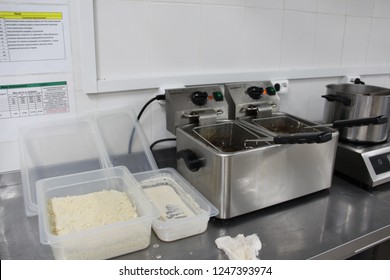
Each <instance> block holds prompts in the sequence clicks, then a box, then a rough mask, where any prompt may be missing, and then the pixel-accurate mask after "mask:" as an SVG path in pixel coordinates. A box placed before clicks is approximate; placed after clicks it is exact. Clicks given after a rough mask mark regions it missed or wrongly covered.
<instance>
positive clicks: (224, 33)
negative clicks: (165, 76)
mask: <svg viewBox="0 0 390 280" xmlns="http://www.w3.org/2000/svg"><path fill="white" fill-rule="evenodd" d="M244 19H245V9H244V8H242V7H232V6H209V5H205V6H202V14H201V17H200V23H201V31H200V32H201V36H200V42H199V43H200V47H199V48H200V71H201V72H203V73H218V72H231V71H234V70H236V69H241V67H242V60H241V57H242V52H243V47H244V46H243V44H242V42H243V41H244V38H245V37H244V32H243V30H244V23H245V21H244Z"/></svg>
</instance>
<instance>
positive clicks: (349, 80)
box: [340, 75, 360, 84]
mask: <svg viewBox="0 0 390 280" xmlns="http://www.w3.org/2000/svg"><path fill="white" fill-rule="evenodd" d="M356 79H360V76H358V75H356V76H353V75H351V76H344V77H342V78H341V80H340V83H341V84H353V83H354V82H355V80H356Z"/></svg>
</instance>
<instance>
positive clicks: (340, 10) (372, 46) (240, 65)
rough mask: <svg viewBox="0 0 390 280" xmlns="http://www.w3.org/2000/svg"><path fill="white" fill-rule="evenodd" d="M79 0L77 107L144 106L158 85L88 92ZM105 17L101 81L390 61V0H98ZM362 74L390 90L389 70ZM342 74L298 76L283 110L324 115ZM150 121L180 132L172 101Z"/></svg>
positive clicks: (9, 153) (156, 132) (11, 165)
mask: <svg viewBox="0 0 390 280" xmlns="http://www.w3.org/2000/svg"><path fill="white" fill-rule="evenodd" d="M71 2H75V1H70V16H71V20H70V24H71V31H72V34H71V36H72V56H73V65H74V67H75V68H74V77H75V81H74V82H75V92H76V108H77V112H78V113H80V114H82V113H85V112H86V111H91V110H95V109H100V108H106V107H113V106H123V105H131V106H133V107H134V109H135V111H137V112H138V111H139V110H140V109H141V107H142V106H143V104H145V102H146V101H148V100H149V99H150V98H152V97H154V96H155V95H156V94H157V93H158V91H157V89H150V90H136V91H131V92H120V93H109V94H96V95H86V93H85V91H84V90H83V81H82V71H81V63H80V56H81V55H80V48H81V46H80V34H78V32H79V31H78V30H79V24H82V22H78V19H77V18H73V15H74V14H75V13H77V12H75V9H77V7H76V6H72V3H71ZM113 15H115V16H113ZM95 24H96V25H95V28H96V34H95V35H96V42H97V53H96V58H97V62H98V72H97V74H98V78H99V79H113V78H117V77H130V78H135V77H138V76H141V77H145V76H150V77H154V76H162V75H171V76H174V75H196V74H197V73H219V72H232V71H233V72H239V71H242V72H246V71H267V70H272V71H275V70H276V71H277V70H289V69H291V70H293V69H319V68H337V67H365V66H390V35H389V30H390V0H246V1H240V0H171V1H164V0H150V1H148V0H144V1H142V0H139V1H134V0H120V1H119V0H111V1H107V0H95ZM351 74H353V75H356V74H360V73H351ZM362 79H363V80H364V81H365V82H366V83H367V84H375V85H378V86H385V87H390V77H389V75H379V76H363V77H362ZM339 80H340V77H329V78H321V79H300V80H290V85H289V93H288V94H286V95H283V96H281V102H282V103H281V104H282V105H281V108H282V110H283V111H285V112H289V113H293V114H296V115H298V116H301V117H304V118H308V119H311V120H321V118H322V113H323V106H324V101H323V99H322V98H321V95H323V94H325V92H326V87H325V86H326V85H327V84H330V83H337V82H339ZM216 82H217V81H216ZM141 123H142V124H143V127H144V130H145V132H146V134H147V136H148V138H149V141H150V142H153V141H155V140H157V139H160V138H165V137H171V136H172V135H170V134H169V133H168V132H167V131H166V129H165V106H164V104H162V103H158V102H154V103H153V104H152V105H151V106H150V108H148V109H147V110H146V111H145V113H144V115H143V116H142V120H141ZM0 154H2V155H4V154H5V155H6V158H8V159H10V160H7V161H5V160H1V161H0V173H1V172H4V171H7V170H12V169H17V168H18V152H17V144H16V143H0ZM3 158H4V157H3Z"/></svg>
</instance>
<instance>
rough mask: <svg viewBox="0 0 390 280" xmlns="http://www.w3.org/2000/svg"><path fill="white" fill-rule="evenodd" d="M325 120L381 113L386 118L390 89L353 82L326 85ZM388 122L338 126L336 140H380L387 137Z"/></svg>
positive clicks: (324, 96) (389, 115)
mask: <svg viewBox="0 0 390 280" xmlns="http://www.w3.org/2000/svg"><path fill="white" fill-rule="evenodd" d="M322 97H323V98H325V99H326V100H327V102H326V103H325V109H324V119H323V121H324V122H325V123H332V122H334V121H337V120H348V119H358V118H367V117H375V116H379V115H385V116H387V117H390V89H388V88H383V87H377V86H368V85H355V84H330V85H327V94H326V95H323V96H322ZM388 133H389V124H388V123H384V124H377V125H368V126H360V127H349V128H342V129H340V136H339V138H340V140H345V141H349V142H355V143H380V142H384V141H386V140H387V137H388Z"/></svg>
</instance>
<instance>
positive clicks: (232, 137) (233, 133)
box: [193, 122, 269, 152]
mask: <svg viewBox="0 0 390 280" xmlns="http://www.w3.org/2000/svg"><path fill="white" fill-rule="evenodd" d="M193 132H194V133H195V134H196V135H198V136H199V137H200V139H202V140H203V141H204V142H205V143H206V144H208V145H210V146H212V147H213V148H214V149H216V150H218V151H220V152H237V151H241V150H245V141H246V140H248V139H257V138H259V135H257V134H255V133H252V132H251V131H250V130H248V129H246V128H244V127H243V126H241V125H239V124H237V123H234V122H225V123H217V124H212V125H205V126H198V127H195V128H193ZM268 144H269V143H268V142H258V143H256V148H257V147H262V146H266V145H268Z"/></svg>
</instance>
